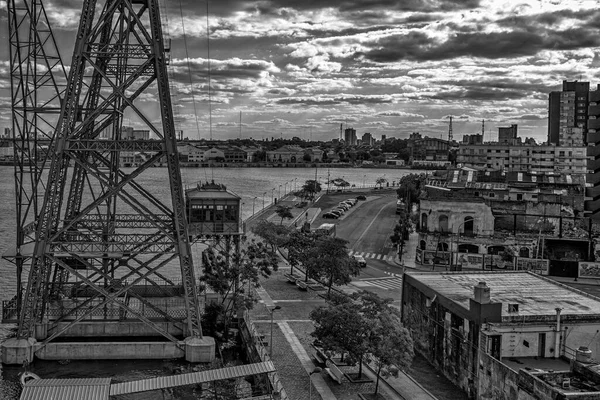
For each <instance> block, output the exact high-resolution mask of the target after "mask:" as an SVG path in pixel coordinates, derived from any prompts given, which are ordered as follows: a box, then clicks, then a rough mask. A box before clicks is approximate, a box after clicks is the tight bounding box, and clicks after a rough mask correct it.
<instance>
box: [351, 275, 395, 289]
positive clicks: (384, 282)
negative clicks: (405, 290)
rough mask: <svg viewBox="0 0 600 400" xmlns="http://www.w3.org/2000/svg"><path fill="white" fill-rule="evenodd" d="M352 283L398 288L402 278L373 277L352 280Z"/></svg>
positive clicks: (361, 285) (358, 285) (360, 285)
mask: <svg viewBox="0 0 600 400" xmlns="http://www.w3.org/2000/svg"><path fill="white" fill-rule="evenodd" d="M352 284H353V285H354V286H357V287H367V286H374V287H377V288H380V289H384V290H398V289H402V278H399V277H394V278H375V279H362V280H359V281H353V282H352Z"/></svg>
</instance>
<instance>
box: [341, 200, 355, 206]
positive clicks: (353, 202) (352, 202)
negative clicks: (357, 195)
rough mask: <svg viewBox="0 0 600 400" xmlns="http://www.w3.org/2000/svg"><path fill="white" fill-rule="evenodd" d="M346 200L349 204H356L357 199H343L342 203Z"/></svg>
mask: <svg viewBox="0 0 600 400" xmlns="http://www.w3.org/2000/svg"><path fill="white" fill-rule="evenodd" d="M346 202H348V203H350V204H352V205H355V204H356V202H357V200H356V199H348V200H344V203H346Z"/></svg>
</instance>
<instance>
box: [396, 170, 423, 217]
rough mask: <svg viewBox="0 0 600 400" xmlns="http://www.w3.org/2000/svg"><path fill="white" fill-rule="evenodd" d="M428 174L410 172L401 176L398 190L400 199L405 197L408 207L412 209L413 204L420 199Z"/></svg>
mask: <svg viewBox="0 0 600 400" xmlns="http://www.w3.org/2000/svg"><path fill="white" fill-rule="evenodd" d="M426 181H427V175H425V174H408V175H404V176H403V177H402V178H400V182H399V186H400V187H399V188H398V189H397V190H396V193H397V194H398V198H399V199H405V202H406V204H408V209H409V210H412V205H413V204H414V203H416V202H418V201H419V198H420V197H421V190H422V189H423V188H424V187H425V182H426Z"/></svg>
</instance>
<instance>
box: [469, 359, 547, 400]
mask: <svg viewBox="0 0 600 400" xmlns="http://www.w3.org/2000/svg"><path fill="white" fill-rule="evenodd" d="M518 377H519V375H518V374H517V373H516V372H514V371H513V370H512V369H510V368H508V367H507V366H506V365H504V364H502V363H501V362H499V361H498V360H496V359H495V358H492V357H491V356H489V355H488V354H485V353H484V352H483V351H482V352H480V356H479V371H478V382H477V399H481V400H516V399H518V400H536V399H534V398H533V397H531V396H529V395H527V396H520V393H519V388H518ZM525 394H526V393H525Z"/></svg>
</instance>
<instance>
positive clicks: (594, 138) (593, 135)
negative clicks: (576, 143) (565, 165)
mask: <svg viewBox="0 0 600 400" xmlns="http://www.w3.org/2000/svg"><path fill="white" fill-rule="evenodd" d="M587 142H588V143H593V144H596V143H599V142H600V132H588V134H587ZM588 151H589V148H588Z"/></svg>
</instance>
